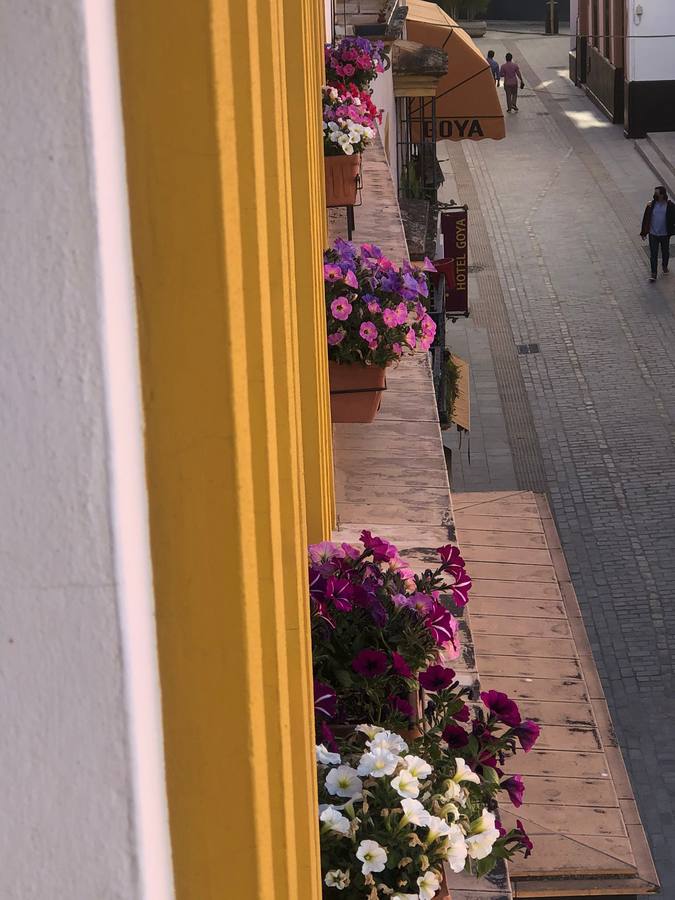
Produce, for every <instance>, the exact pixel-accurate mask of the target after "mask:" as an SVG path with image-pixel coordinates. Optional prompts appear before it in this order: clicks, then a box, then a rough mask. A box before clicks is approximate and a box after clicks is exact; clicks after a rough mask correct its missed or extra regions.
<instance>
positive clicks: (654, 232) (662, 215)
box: [640, 184, 675, 281]
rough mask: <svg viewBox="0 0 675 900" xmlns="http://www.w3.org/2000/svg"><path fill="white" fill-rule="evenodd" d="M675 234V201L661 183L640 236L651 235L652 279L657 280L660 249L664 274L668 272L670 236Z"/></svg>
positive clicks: (647, 211) (644, 218)
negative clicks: (674, 201)
mask: <svg viewBox="0 0 675 900" xmlns="http://www.w3.org/2000/svg"><path fill="white" fill-rule="evenodd" d="M674 234H675V203H673V201H672V200H669V199H668V191H667V190H666V189H665V188H664V187H663V185H661V184H660V185H659V186H658V187H656V188H654V199H653V200H652V202H651V203H648V204H647V209H646V210H645V214H644V216H643V217H642V230H641V231H640V237H641V238H642V240H643V241H644V239H645V238H646V237H649V253H650V256H651V264H652V274H651V275H650V277H649V280H650V281H656V276H657V275H658V268H659V249H660V250H661V265H662V266H663V274H664V275H667V274H668V262H669V261H670V238H671V237H672V235H674Z"/></svg>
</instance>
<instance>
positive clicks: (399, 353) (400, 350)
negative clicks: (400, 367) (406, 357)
mask: <svg viewBox="0 0 675 900" xmlns="http://www.w3.org/2000/svg"><path fill="white" fill-rule="evenodd" d="M391 349H392V350H393V351H394V353H395V354H396V355H397V356H403V347H402V346H401V345H400V344H399V343H398V341H396V342H395V343H393V344H392V345H391Z"/></svg>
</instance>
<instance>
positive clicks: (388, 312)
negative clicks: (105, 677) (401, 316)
mask: <svg viewBox="0 0 675 900" xmlns="http://www.w3.org/2000/svg"><path fill="white" fill-rule="evenodd" d="M382 318H383V319H384V324H385V325H386V326H387V328H395V327H396V326H397V325H398V319H397V317H396V313H395V312H394V310H393V309H385V311H384V312H383V313H382Z"/></svg>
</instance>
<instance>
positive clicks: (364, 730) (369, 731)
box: [356, 725, 384, 741]
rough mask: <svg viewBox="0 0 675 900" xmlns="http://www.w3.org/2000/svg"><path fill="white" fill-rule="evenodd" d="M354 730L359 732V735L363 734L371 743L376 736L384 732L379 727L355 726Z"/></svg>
mask: <svg viewBox="0 0 675 900" xmlns="http://www.w3.org/2000/svg"><path fill="white" fill-rule="evenodd" d="M356 730H357V731H360V732H361V734H365V736H366V737H367V738H368V740H369V741H372V740H373V738H374V737H375V735H376V734H381V733H382V732H383V731H384V728H381V727H380V726H379V725H357V726H356Z"/></svg>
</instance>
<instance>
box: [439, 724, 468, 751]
mask: <svg viewBox="0 0 675 900" xmlns="http://www.w3.org/2000/svg"><path fill="white" fill-rule="evenodd" d="M442 738H443V740H444V741H445V743H446V744H447V745H448V747H449V748H450V749H451V750H462V749H463V748H464V747H466V745H467V744H468V743H469V735H468V734H467V733H466V731H465V730H464V729H463V728H462V726H461V725H446V727H445V729H444V730H443V734H442Z"/></svg>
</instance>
